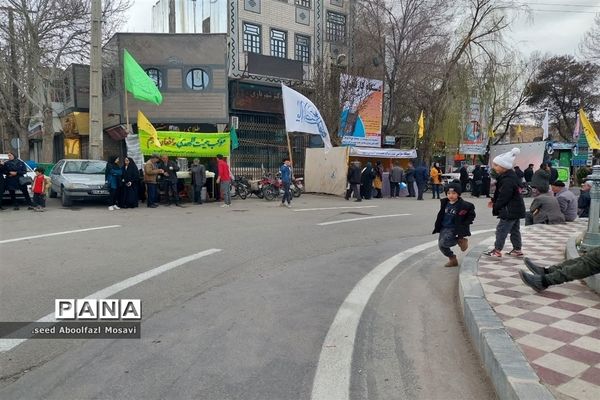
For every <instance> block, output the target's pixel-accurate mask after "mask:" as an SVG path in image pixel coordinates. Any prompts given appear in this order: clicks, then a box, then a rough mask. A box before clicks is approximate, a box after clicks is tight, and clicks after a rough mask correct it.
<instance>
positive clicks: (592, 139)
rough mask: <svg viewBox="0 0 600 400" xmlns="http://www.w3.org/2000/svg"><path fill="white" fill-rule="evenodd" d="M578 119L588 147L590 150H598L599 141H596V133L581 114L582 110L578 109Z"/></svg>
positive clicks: (599, 147)
mask: <svg viewBox="0 0 600 400" xmlns="http://www.w3.org/2000/svg"><path fill="white" fill-rule="evenodd" d="M579 119H580V120H581V126H582V127H583V131H584V132H585V138H586V139H587V141H588V146H589V147H590V149H593V150H600V140H598V136H597V135H596V131H594V127H593V126H592V124H591V123H590V121H589V120H588V119H587V116H586V115H585V113H584V112H583V108H581V109H579Z"/></svg>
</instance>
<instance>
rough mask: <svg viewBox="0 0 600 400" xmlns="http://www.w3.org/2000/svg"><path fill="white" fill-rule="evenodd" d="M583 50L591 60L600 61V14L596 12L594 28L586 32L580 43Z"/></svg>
mask: <svg viewBox="0 0 600 400" xmlns="http://www.w3.org/2000/svg"><path fill="white" fill-rule="evenodd" d="M580 48H581V52H582V53H583V55H584V56H586V57H588V58H589V59H590V61H592V62H595V63H600V14H596V18H594V24H593V25H592V28H591V29H590V30H589V31H587V32H586V34H585V36H584V38H583V42H582V43H581V45H580Z"/></svg>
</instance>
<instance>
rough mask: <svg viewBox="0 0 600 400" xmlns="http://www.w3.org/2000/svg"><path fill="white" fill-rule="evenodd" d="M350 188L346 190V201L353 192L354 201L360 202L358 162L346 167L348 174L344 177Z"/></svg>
mask: <svg viewBox="0 0 600 400" xmlns="http://www.w3.org/2000/svg"><path fill="white" fill-rule="evenodd" d="M346 179H347V181H348V184H349V185H350V188H349V189H348V190H346V200H350V196H351V195H352V192H354V197H355V199H356V200H354V201H362V196H361V195H360V161H353V162H352V163H351V164H350V167H348V174H347V176H346Z"/></svg>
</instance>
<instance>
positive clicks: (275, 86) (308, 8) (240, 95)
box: [152, 0, 353, 176]
mask: <svg viewBox="0 0 600 400" xmlns="http://www.w3.org/2000/svg"><path fill="white" fill-rule="evenodd" d="M176 3H177V4H175V21H176V25H177V21H179V20H190V19H192V20H193V19H194V17H193V15H198V14H192V17H190V10H193V7H192V8H190V4H191V3H198V4H196V7H198V8H197V9H196V11H195V12H196V13H202V32H205V33H208V32H210V33H212V32H214V31H216V30H217V31H219V32H225V33H227V40H228V48H227V70H228V76H229V111H230V117H231V118H230V124H231V126H233V127H235V128H236V130H237V134H238V138H239V142H240V147H239V148H238V149H236V151H234V152H233V154H232V160H231V165H232V169H233V171H234V173H236V174H243V175H253V176H256V175H257V173H256V171H257V167H260V166H263V167H264V168H265V169H267V170H275V169H276V168H278V166H279V165H280V164H281V159H282V158H283V157H285V156H287V155H288V143H287V136H286V131H285V121H284V116H283V105H282V101H281V86H280V85H281V83H285V84H288V85H297V84H300V83H310V81H311V80H312V79H313V75H314V74H313V72H314V68H315V64H320V65H323V63H324V62H325V63H333V64H336V65H337V66H338V67H340V66H341V67H344V66H345V65H346V64H345V63H346V62H347V61H348V60H349V59H350V56H349V54H348V53H349V51H350V49H351V41H350V38H351V35H350V32H351V26H352V24H351V19H352V18H351V15H352V4H353V2H351V1H350V0H204V1H192V0H187V2H186V1H185V0H182V1H179V2H177V1H176ZM183 3H185V4H183ZM182 4H183V5H182ZM168 5H169V0H160V1H158V2H157V3H156V5H155V6H154V7H155V9H154V10H156V9H157V7H158V8H160V9H161V10H163V11H161V12H160V13H158V12H154V13H153V22H152V26H153V29H162V30H158V31H161V32H162V31H165V29H167V30H168V20H169V9H168ZM165 7H166V8H165ZM198 9H199V10H198ZM178 12H179V13H183V14H185V16H181V17H180V16H177V13H178ZM196 21H197V17H196ZM224 21H226V23H224ZM165 26H166V27H167V28H164V27H165ZM186 26H188V27H189V26H190V24H189V23H188V24H187V25H183V24H182V25H180V26H176V27H175V31H177V32H180V29H181V30H183V29H186ZM194 26H195V27H196V29H198V23H197V22H196V24H195V25H194ZM188 29H189V28H188ZM341 55H345V56H343V57H340V56H341ZM314 139H315V138H313V137H310V136H309V135H302V134H294V135H292V136H291V150H292V158H293V160H294V166H295V172H296V174H299V175H301V174H302V170H303V168H304V153H305V151H304V150H305V149H306V147H309V146H310V145H311V140H313V141H314ZM312 144H314V145H317V146H318V145H320V142H319V141H318V140H317V141H314V142H313V143H312Z"/></svg>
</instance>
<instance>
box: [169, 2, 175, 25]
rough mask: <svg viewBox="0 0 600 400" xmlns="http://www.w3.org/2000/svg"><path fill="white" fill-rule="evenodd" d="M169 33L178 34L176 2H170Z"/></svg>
mask: <svg viewBox="0 0 600 400" xmlns="http://www.w3.org/2000/svg"><path fill="white" fill-rule="evenodd" d="M169 33H176V30H175V0H169Z"/></svg>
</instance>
